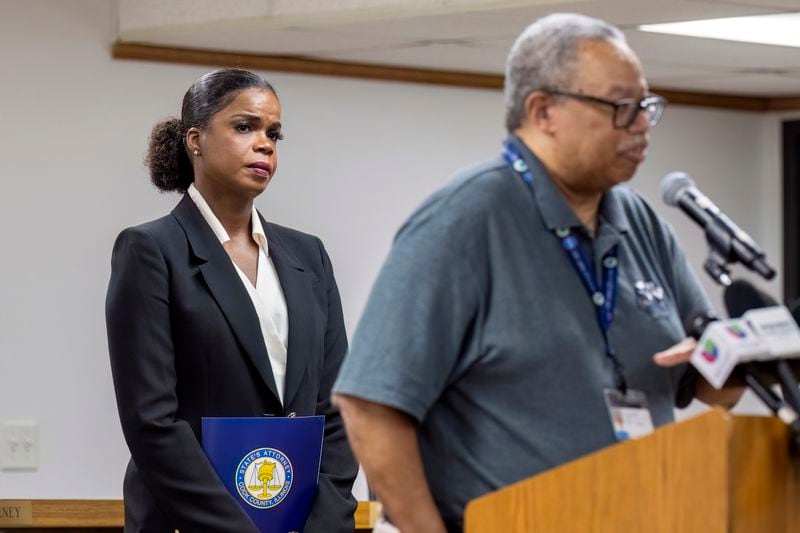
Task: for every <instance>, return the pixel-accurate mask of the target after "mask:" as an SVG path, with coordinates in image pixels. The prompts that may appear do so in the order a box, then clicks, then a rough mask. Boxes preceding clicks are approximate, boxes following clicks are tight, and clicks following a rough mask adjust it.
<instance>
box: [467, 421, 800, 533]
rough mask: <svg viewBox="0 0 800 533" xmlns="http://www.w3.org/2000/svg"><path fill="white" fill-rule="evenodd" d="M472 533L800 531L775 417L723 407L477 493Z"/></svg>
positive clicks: (793, 465)
mask: <svg viewBox="0 0 800 533" xmlns="http://www.w3.org/2000/svg"><path fill="white" fill-rule="evenodd" d="M464 531H465V533H571V532H575V533H589V532H591V533H606V532H608V533H620V532H633V533H694V532H697V533H751V532H753V533H761V532H769V533H789V532H791V533H800V460H798V459H797V458H794V457H791V456H790V453H789V436H788V430H787V428H786V426H785V425H784V424H783V423H782V422H780V421H779V420H777V419H775V418H766V417H754V416H732V415H730V414H729V413H727V412H726V411H723V410H720V409H713V410H711V411H709V412H707V413H705V414H702V415H700V416H697V417H695V418H692V419H689V420H686V421H683V422H679V423H675V424H670V425H668V426H664V427H662V428H661V429H659V430H658V431H656V432H655V433H653V434H652V435H648V436H647V437H644V438H641V439H639V440H634V441H627V442H623V443H620V444H617V445H615V446H611V447H609V448H606V449H604V450H601V451H599V452H596V453H594V454H592V455H589V456H586V457H583V458H581V459H577V460H575V461H573V462H570V463H567V464H565V465H562V466H560V467H558V468H555V469H553V470H549V471H547V472H544V473H542V474H540V475H538V476H535V477H532V478H529V479H526V480H524V481H521V482H519V483H516V484H514V485H510V486H508V487H505V488H503V489H501V490H498V491H496V492H492V493H490V494H487V495H485V496H482V497H480V498H476V499H475V500H473V501H471V502H470V503H469V505H468V506H467V509H466V514H465V529H464Z"/></svg>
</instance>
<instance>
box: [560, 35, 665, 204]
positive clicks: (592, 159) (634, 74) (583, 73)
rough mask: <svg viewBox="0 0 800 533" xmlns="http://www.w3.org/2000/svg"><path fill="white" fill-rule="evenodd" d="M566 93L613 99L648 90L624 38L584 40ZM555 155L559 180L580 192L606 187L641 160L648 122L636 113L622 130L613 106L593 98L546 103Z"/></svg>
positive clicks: (627, 174) (625, 177) (627, 175)
mask: <svg viewBox="0 0 800 533" xmlns="http://www.w3.org/2000/svg"><path fill="white" fill-rule="evenodd" d="M563 90H566V91H568V92H573V93H580V94H584V95H587V96H594V97H597V98H602V99H605V100H611V101H617V100H620V99H623V98H634V99H637V100H638V99H640V98H642V97H643V96H644V95H645V94H647V82H646V81H645V79H644V75H643V73H642V68H641V64H640V63H639V60H638V59H637V58H636V56H635V55H634V53H633V52H632V51H631V50H630V48H628V47H627V46H626V45H625V44H623V43H616V42H614V43H612V42H606V41H588V40H587V41H583V42H582V43H580V45H579V48H578V68H577V73H576V76H575V78H574V80H573V81H572V86H571V87H568V88H564V89H563ZM551 109H552V110H553V112H554V117H555V124H556V126H557V127H556V129H555V131H554V135H555V139H554V140H555V155H556V157H557V159H558V161H559V165H558V167H559V170H560V174H562V175H561V176H559V177H560V178H561V179H562V180H564V181H565V182H566V184H567V185H569V186H570V187H571V188H573V189H575V190H581V191H585V192H600V193H602V192H605V191H607V190H608V189H610V188H611V187H613V186H614V185H617V184H618V183H622V182H625V181H627V180H629V179H630V178H631V177H632V176H633V174H634V173H635V172H636V168H637V167H638V166H639V163H641V162H642V161H643V160H644V157H645V151H646V148H647V139H648V130H649V129H650V126H649V123H648V121H647V119H646V118H645V116H644V114H643V113H641V112H640V113H639V114H638V115H637V117H636V120H634V122H633V124H632V125H631V126H630V127H628V128H625V129H618V128H615V127H614V109H613V108H612V107H611V106H608V105H604V104H601V103H597V102H587V101H585V100H577V99H573V98H563V99H562V100H561V101H560V102H559V103H558V104H556V105H555V106H553V107H552V108H551Z"/></svg>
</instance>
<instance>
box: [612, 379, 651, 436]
mask: <svg viewBox="0 0 800 533" xmlns="http://www.w3.org/2000/svg"><path fill="white" fill-rule="evenodd" d="M603 394H604V395H605V399H606V407H608V416H609V417H610V418H611V425H612V426H613V427H614V434H615V435H616V436H617V440H628V439H636V438H639V437H644V436H645V435H649V434H650V433H652V432H653V419H652V418H651V416H650V409H648V407H647V397H646V396H645V394H644V392H642V391H638V390H632V389H628V392H627V393H626V394H622V393H621V392H620V391H618V390H617V389H605V391H603Z"/></svg>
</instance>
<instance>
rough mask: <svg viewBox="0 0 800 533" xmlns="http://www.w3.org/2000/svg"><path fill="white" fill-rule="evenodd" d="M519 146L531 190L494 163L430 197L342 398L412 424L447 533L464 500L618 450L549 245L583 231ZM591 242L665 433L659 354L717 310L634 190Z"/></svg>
mask: <svg viewBox="0 0 800 533" xmlns="http://www.w3.org/2000/svg"><path fill="white" fill-rule="evenodd" d="M512 142H513V143H515V145H516V147H517V149H518V151H519V153H520V154H522V155H523V157H524V158H525V160H526V161H527V163H528V166H529V167H530V168H531V169H532V171H533V173H534V176H535V179H534V184H533V194H531V191H530V189H529V188H528V186H527V185H526V184H525V183H524V182H523V181H522V180H521V179H520V178H519V177H518V175H517V174H516V173H514V171H512V170H511V169H510V168H509V167H508V165H507V164H506V163H505V162H504V161H503V160H502V159H499V158H498V159H497V160H495V161H491V162H489V163H486V164H483V165H480V166H478V167H475V168H472V169H469V170H466V171H464V172H462V173H461V174H460V175H458V176H456V177H455V179H454V180H453V181H452V182H451V183H450V184H449V185H447V186H446V187H445V188H444V189H442V190H440V191H438V192H436V193H435V194H434V195H433V196H431V197H430V198H429V199H428V200H427V201H426V202H425V203H424V204H423V205H422V206H421V207H420V208H419V209H418V210H417V211H416V212H415V213H414V214H413V215H412V216H411V218H410V219H409V220H408V221H407V222H406V223H405V225H404V226H403V227H402V228H401V229H400V231H399V232H398V234H397V238H396V240H395V243H394V246H393V248H392V250H391V253H390V254H389V257H388V258H387V260H386V263H385V264H384V265H383V268H382V270H381V273H380V275H379V277H378V279H377V281H376V283H375V286H374V287H373V289H372V293H371V295H370V298H369V302H368V304H367V306H366V309H365V311H364V315H363V317H362V318H361V321H360V323H359V325H358V328H357V330H356V333H355V336H354V338H353V341H352V344H351V347H350V353H349V354H348V355H347V357H346V359H345V361H344V364H343V365H342V369H341V373H340V375H339V378H338V381H337V382H336V384H335V386H334V391H335V392H337V393H342V394H348V395H352V396H356V397H359V398H363V399H366V400H370V401H373V402H377V403H380V404H384V405H388V406H391V407H394V408H397V409H399V410H401V411H404V412H406V413H408V414H409V415H411V416H412V417H413V418H414V419H415V420H417V421H418V422H419V429H418V434H419V438H420V448H421V453H422V458H423V463H424V467H425V473H426V477H427V481H428V483H429V485H430V487H431V491H432V493H433V496H434V498H435V500H436V502H437V505H438V506H439V509H440V511H441V513H442V515H443V517H444V518H445V520H446V522H447V523H448V525H449V527H451V528H452V529H455V528H457V527H460V525H461V520H462V515H463V510H464V507H465V505H466V503H467V502H468V501H469V500H471V499H473V498H475V497H477V496H480V495H482V494H484V493H486V492H489V491H492V490H495V489H498V488H500V487H503V486H505V485H508V484H510V483H513V482H516V481H519V480H521V479H525V478H527V477H529V476H532V475H534V474H537V473H539V472H542V471H544V470H547V469H549V468H552V467H555V466H557V465H560V464H562V463H565V462H567V461H570V460H572V459H575V458H577V457H580V456H582V455H585V454H588V453H591V452H593V451H596V450H598V449H600V448H603V447H605V446H609V445H611V444H614V443H615V442H616V441H615V437H614V434H613V431H612V426H611V422H610V420H609V415H608V411H607V409H606V406H605V403H604V399H603V390H604V389H605V388H611V387H613V386H614V373H613V369H612V366H611V363H610V361H609V360H608V358H607V357H606V355H605V345H604V342H603V336H602V332H601V329H600V326H599V325H598V322H597V318H596V314H595V308H594V305H593V304H592V301H591V299H590V297H589V295H588V293H587V291H586V289H585V287H584V285H583V284H582V282H581V280H580V278H579V277H578V274H577V273H576V272H575V269H574V267H573V265H572V263H571V262H570V261H569V259H568V257H567V255H566V254H565V252H564V250H563V249H562V248H561V243H560V241H559V239H558V238H557V237H556V236H555V235H554V234H553V231H554V230H555V229H556V228H563V227H570V228H576V230H577V231H585V230H584V229H583V226H582V225H581V223H580V221H579V220H578V218H577V217H576V216H575V214H574V213H573V212H572V211H571V209H570V208H569V207H568V205H567V203H566V202H565V200H564V198H563V196H562V195H561V194H560V193H559V191H558V190H557V189H556V188H555V185H554V184H553V183H552V181H551V179H550V178H549V177H548V175H547V172H546V171H545V169H544V167H543V166H542V165H541V163H540V162H539V161H538V160H537V159H536V158H535V157H534V156H533V154H532V153H531V152H530V151H529V150H528V149H527V148H526V147H525V145H524V144H522V142H521V141H519V140H518V139H516V138H513V137H512ZM587 243H588V244H587V247H588V249H589V253H590V254H591V257H592V260H593V262H594V264H595V267H596V268H597V269H598V279H600V275H599V269H600V264H599V263H600V258H602V257H603V256H604V255H605V253H606V252H607V251H608V250H609V249H610V248H611V247H612V246H614V245H616V244H619V249H618V259H619V279H618V293H617V302H616V307H615V317H614V322H613V324H612V326H611V329H610V331H609V339H610V343H611V345H612V346H613V348H614V349H615V351H616V353H617V356H618V357H619V359H620V360H621V362H622V363H623V365H624V367H625V375H626V378H627V380H628V384H629V386H630V387H631V388H635V389H639V390H642V391H644V392H645V393H646V394H647V398H648V400H649V402H650V409H651V413H652V416H653V421H654V423H655V424H656V425H661V424H664V423H667V422H670V421H672V420H673V406H674V402H675V397H676V393H677V389H678V381H679V379H680V377H681V376H682V375H683V372H684V370H685V368H684V367H680V368H677V369H670V370H666V369H664V368H660V367H657V366H656V365H655V364H654V363H653V362H652V359H651V358H652V355H653V354H654V353H655V352H657V351H660V350H663V349H665V348H667V347H669V346H671V345H672V344H674V343H676V342H677V341H679V340H680V339H682V338H683V337H684V336H685V335H684V330H683V327H682V323H683V320H685V319H686V318H687V317H688V316H690V315H691V314H693V313H695V312H698V311H700V310H702V309H708V308H709V305H708V303H707V300H706V298H705V295H704V293H703V290H702V289H701V288H700V285H699V284H698V282H697V280H696V278H695V276H694V275H693V273H692V272H691V270H690V269H689V267H688V265H687V263H686V259H685V257H684V254H683V252H682V250H681V248H680V246H679V245H678V243H677V241H676V239H675V236H674V235H673V232H672V230H671V228H670V227H669V226H668V225H667V224H666V223H665V222H664V221H662V220H661V219H660V218H659V216H658V215H657V214H656V213H655V212H654V211H653V210H652V209H651V207H650V206H649V205H648V204H647V203H646V202H645V201H644V200H643V199H642V198H641V197H640V196H639V195H638V194H637V193H636V192H635V191H633V190H631V189H629V188H628V187H626V186H617V187H615V188H614V189H612V190H611V191H609V192H608V193H607V194H606V195H605V196H604V199H603V201H602V203H601V206H600V214H599V225H598V231H597V235H596V238H594V239H592V240H590V239H589V238H588V237H587ZM395 459H396V460H397V461H399V462H402V461H403V458H402V457H397V458H395Z"/></svg>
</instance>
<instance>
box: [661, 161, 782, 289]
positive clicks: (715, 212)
mask: <svg viewBox="0 0 800 533" xmlns="http://www.w3.org/2000/svg"><path fill="white" fill-rule="evenodd" d="M661 198H662V200H663V201H664V203H666V204H667V205H671V206H673V207H678V208H680V209H681V210H682V211H683V212H684V213H686V214H687V215H689V217H690V218H691V219H692V220H694V221H695V223H697V224H698V225H699V226H700V227H702V228H703V230H704V231H705V234H706V240H707V241H708V244H709V246H711V248H712V250H713V252H714V253H713V254H712V257H711V258H709V260H708V261H706V265H705V267H706V270H707V271H708V272H709V274H711V276H712V277H714V279H716V280H718V281H720V282H721V283H723V284H724V285H727V284H728V283H729V282H730V278H728V277H727V271H726V269H725V264H720V263H730V262H739V263H741V264H743V265H744V266H746V267H747V268H749V269H750V270H753V271H755V272H758V273H759V274H760V275H761V276H763V277H764V278H765V279H772V278H774V277H775V269H774V268H772V267H771V266H770V265H769V264H768V263H767V259H766V256H765V254H764V252H763V251H762V250H761V248H759V247H758V245H757V244H756V243H755V241H753V239H752V238H751V237H750V236H749V235H748V234H747V233H745V232H744V231H742V229H741V228H740V227H739V226H737V225H736V224H734V222H733V221H732V220H731V219H730V218H728V217H727V216H726V215H725V214H724V213H723V212H722V211H720V210H719V208H718V207H717V206H716V205H714V203H713V202H712V201H711V200H709V199H708V197H707V196H705V195H704V194H703V193H702V192H700V191H699V190H698V189H697V187H696V186H695V183H694V180H692V178H691V177H690V176H689V175H688V174H686V173H685V172H670V173H669V174H667V175H666V176H664V178H663V179H662V180H661ZM713 256H719V257H713Z"/></svg>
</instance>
